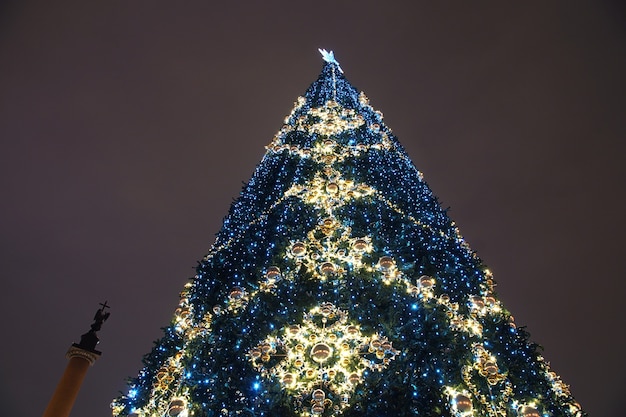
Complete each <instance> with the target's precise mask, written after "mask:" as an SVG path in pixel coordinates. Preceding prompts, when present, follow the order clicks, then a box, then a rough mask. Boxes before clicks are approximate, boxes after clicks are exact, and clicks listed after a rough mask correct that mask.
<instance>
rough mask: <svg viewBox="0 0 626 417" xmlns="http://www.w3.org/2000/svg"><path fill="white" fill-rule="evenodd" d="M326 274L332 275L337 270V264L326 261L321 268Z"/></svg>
mask: <svg viewBox="0 0 626 417" xmlns="http://www.w3.org/2000/svg"><path fill="white" fill-rule="evenodd" d="M320 270H321V271H322V273H323V274H324V275H330V274H332V273H333V272H335V265H333V264H332V263H330V262H324V263H323V264H322V266H321V268H320Z"/></svg>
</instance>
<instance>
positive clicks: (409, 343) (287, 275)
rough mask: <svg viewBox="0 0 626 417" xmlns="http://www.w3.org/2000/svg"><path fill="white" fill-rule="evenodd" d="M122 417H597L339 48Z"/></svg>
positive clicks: (117, 409)
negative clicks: (536, 339)
mask: <svg viewBox="0 0 626 417" xmlns="http://www.w3.org/2000/svg"><path fill="white" fill-rule="evenodd" d="M320 52H322V55H323V57H324V60H325V64H324V67H323V70H322V73H321V75H320V76H319V78H318V79H317V81H315V82H314V83H313V84H312V85H311V86H310V87H309V89H308V90H307V91H306V93H305V95H304V96H303V97H299V98H298V99H297V101H296V103H295V106H294V108H293V110H292V112H291V114H289V115H288V116H287V117H286V119H285V122H284V125H283V127H282V128H281V129H280V130H279V132H278V133H277V134H276V135H275V137H274V138H273V140H272V141H271V143H270V144H269V145H268V146H267V153H266V154H265V156H264V157H263V160H262V161H261V162H260V164H259V165H258V166H257V168H256V171H255V172H254V174H253V176H252V179H251V180H250V182H249V183H248V184H246V185H245V186H244V187H243V190H242V192H241V195H240V197H239V198H238V199H237V200H236V201H235V202H234V203H233V205H232V207H231V209H230V211H229V213H228V216H227V217H226V219H225V220H224V224H223V227H222V229H221V231H220V232H219V233H218V235H217V239H216V242H215V244H214V245H213V247H212V248H211V250H210V252H209V254H208V255H206V256H205V257H204V258H203V259H202V261H201V262H199V265H198V267H197V274H196V276H195V277H194V278H193V279H192V280H191V281H190V282H189V283H188V284H187V285H186V286H185V289H184V291H183V292H182V293H181V299H180V305H179V307H178V309H177V310H176V312H175V314H174V317H173V320H172V322H171V323H170V325H169V326H168V327H166V328H165V329H164V331H165V334H164V336H163V337H162V339H161V340H159V341H157V342H156V343H155V346H154V348H153V350H152V352H151V353H149V354H148V355H146V356H145V358H144V365H145V366H144V368H143V369H142V370H141V371H140V373H139V375H138V377H136V378H134V379H132V380H131V381H130V383H129V390H128V393H127V394H126V395H124V396H121V397H120V398H118V399H116V400H114V402H113V404H112V407H113V414H114V415H115V416H129V415H130V416H142V417H148V416H150V417H156V416H171V417H174V416H178V417H187V416H197V417H205V416H206V417H212V416H224V417H225V416H281V417H288V416H338V415H342V416H345V417H352V416H398V417H399V416H494V417H495V416H519V417H522V416H523V417H539V416H546V417H547V416H582V415H584V413H583V412H582V411H581V409H580V406H579V405H578V404H577V403H576V402H575V401H574V399H573V398H572V396H571V394H570V392H569V390H568V387H567V386H566V385H565V384H564V383H563V382H562V381H561V380H560V378H559V377H558V376H557V375H556V374H555V373H554V372H552V371H551V370H550V368H549V366H548V364H547V363H546V362H545V361H544V359H543V358H542V357H541V356H540V354H539V353H538V346H537V345H536V344H534V343H532V342H530V341H529V335H528V333H527V332H526V331H525V330H524V329H522V328H518V327H516V326H515V324H514V322H513V318H512V316H511V315H510V314H509V312H508V311H507V310H506V309H505V308H504V307H503V306H502V305H501V303H500V302H499V301H498V299H497V297H496V294H495V293H494V281H493V277H492V274H491V272H490V271H489V270H488V269H487V268H486V267H485V265H484V264H483V263H482V262H481V260H480V259H479V258H478V256H477V255H476V254H475V253H474V252H472V250H471V249H470V248H469V246H468V245H467V243H466V242H465V241H464V240H463V238H462V236H461V235H460V233H459V231H458V229H457V228H456V226H455V224H454V222H452V221H451V220H450V219H449V217H448V216H447V214H446V212H445V210H443V209H442V208H441V207H440V205H439V203H438V201H437V199H436V197H435V196H434V195H433V193H432V192H431V190H430V189H429V187H428V185H427V184H426V182H425V181H424V179H423V177H422V174H421V173H420V172H419V171H418V170H417V169H416V168H415V166H414V165H413V163H412V162H411V160H410V159H409V157H408V156H407V154H406V152H405V151H404V149H403V148H402V146H401V145H400V143H399V142H398V141H397V139H396V138H395V137H394V136H393V134H392V133H391V130H390V129H389V128H388V127H387V126H386V125H385V124H384V123H383V115H382V113H381V112H380V111H377V110H375V109H373V108H372V107H371V106H370V104H369V102H368V99H367V97H366V96H365V94H363V93H359V92H358V91H357V90H356V89H355V88H354V87H353V86H352V85H351V84H350V83H349V82H348V81H347V80H346V78H345V77H344V75H343V71H342V69H341V67H340V66H339V64H338V63H337V61H336V60H335V59H334V56H333V54H332V52H327V51H324V50H321V51H320Z"/></svg>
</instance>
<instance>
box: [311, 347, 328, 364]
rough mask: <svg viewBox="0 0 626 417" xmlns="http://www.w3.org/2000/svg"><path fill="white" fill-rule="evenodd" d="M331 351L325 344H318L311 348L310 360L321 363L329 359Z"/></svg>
mask: <svg viewBox="0 0 626 417" xmlns="http://www.w3.org/2000/svg"><path fill="white" fill-rule="evenodd" d="M332 353H333V349H332V348H331V347H330V346H328V345H327V344H326V343H318V344H316V345H315V346H313V347H312V348H311V358H313V360H314V361H315V362H317V363H323V362H326V361H327V360H328V358H330V355H332Z"/></svg>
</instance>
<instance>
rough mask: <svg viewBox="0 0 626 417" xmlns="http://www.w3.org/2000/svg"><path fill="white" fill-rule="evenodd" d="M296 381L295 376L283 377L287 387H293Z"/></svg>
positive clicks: (287, 375)
mask: <svg viewBox="0 0 626 417" xmlns="http://www.w3.org/2000/svg"><path fill="white" fill-rule="evenodd" d="M295 381H296V379H295V378H294V376H293V374H285V375H284V376H283V384H285V385H291V384H293V383H294V382H295Z"/></svg>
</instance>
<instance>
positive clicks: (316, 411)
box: [311, 403, 324, 416]
mask: <svg viewBox="0 0 626 417" xmlns="http://www.w3.org/2000/svg"><path fill="white" fill-rule="evenodd" d="M323 412H324V404H322V403H315V404H313V407H311V414H313V415H316V416H319V415H321V414H322V413H323Z"/></svg>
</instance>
